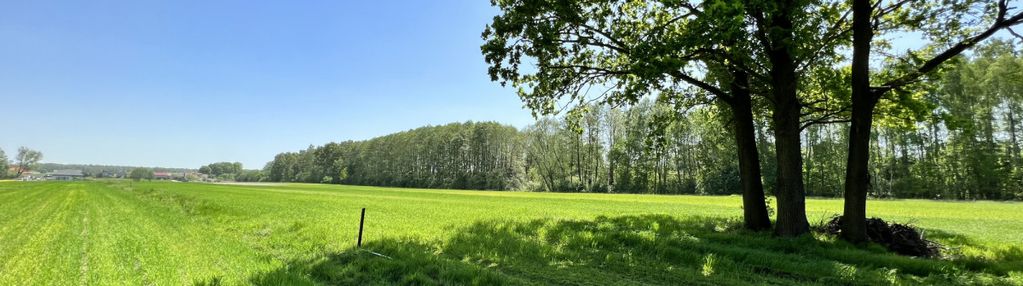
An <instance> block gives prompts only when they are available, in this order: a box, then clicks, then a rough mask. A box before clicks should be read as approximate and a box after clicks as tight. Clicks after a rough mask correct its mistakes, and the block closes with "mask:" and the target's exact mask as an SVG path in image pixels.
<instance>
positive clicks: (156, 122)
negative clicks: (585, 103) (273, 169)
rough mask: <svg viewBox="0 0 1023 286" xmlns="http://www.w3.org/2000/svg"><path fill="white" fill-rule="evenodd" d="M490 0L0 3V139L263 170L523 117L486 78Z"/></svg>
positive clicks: (100, 160) (95, 159)
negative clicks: (414, 135)
mask: <svg viewBox="0 0 1023 286" xmlns="http://www.w3.org/2000/svg"><path fill="white" fill-rule="evenodd" d="M495 14H496V9H494V8H491V7H490V6H489V1H484V0H464V1H462V0H451V1H402V2H397V1H234V0H229V1H219V0H218V1H191V0H174V1H137V0H114V1H51V0H32V1H3V2H0V114H2V118H3V119H2V120H3V121H2V122H3V123H2V124H0V126H2V127H0V129H2V130H0V148H2V149H3V150H4V151H6V152H7V154H8V157H13V155H14V154H13V153H15V152H16V149H17V148H18V146H28V147H30V148H33V149H36V150H40V151H42V152H43V154H44V160H43V161H44V162H55V163H90V164H111V165H130V166H164V167H189V168H197V167H198V166H200V165H202V164H206V163H210V162H216V161H239V162H242V163H243V164H244V165H245V167H246V168H261V167H262V166H263V164H264V163H266V162H267V161H269V160H271V159H272V158H273V156H274V155H275V154H277V153H279V152H283V151H295V150H299V149H303V148H305V147H307V146H309V145H310V144H315V145H320V144H323V143H326V142H330V141H340V140H347V139H355V140H360V139H368V138H372V137H375V136H379V135H385V134H388V133H392V132H396V131H401V130H407V129H411V128H415V127H419V126H423V125H427V124H444V123H448V122H455V121H466V120H476V121H480V120H493V121H498V122H502V123H506V124H511V125H513V126H516V127H523V126H525V125H527V124H529V123H530V122H532V117H531V116H530V113H529V111H527V110H524V109H522V104H521V102H520V101H519V100H518V98H517V97H516V96H515V94H514V90H512V89H511V88H502V87H500V86H499V85H498V84H496V83H492V82H490V80H489V77H488V76H487V74H486V64H485V63H484V62H483V59H482V56H481V54H480V52H479V46H480V44H481V43H482V40H481V39H480V33H481V32H482V30H483V27H484V26H485V25H486V24H487V23H489V21H490V19H491V18H492V17H493V16H494V15H495Z"/></svg>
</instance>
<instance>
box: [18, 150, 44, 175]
mask: <svg viewBox="0 0 1023 286" xmlns="http://www.w3.org/2000/svg"><path fill="white" fill-rule="evenodd" d="M42 159H43V153H42V152H39V151H36V150H32V149H28V148H26V147H21V148H18V157H17V158H16V159H15V160H17V164H18V172H17V174H15V175H14V176H15V177H20V176H21V174H22V173H24V172H25V171H29V170H32V169H33V168H35V165H36V164H38V163H39V160H42Z"/></svg>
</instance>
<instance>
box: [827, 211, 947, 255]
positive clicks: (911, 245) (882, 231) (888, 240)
mask: <svg viewBox="0 0 1023 286" xmlns="http://www.w3.org/2000/svg"><path fill="white" fill-rule="evenodd" d="M821 231H822V232H824V233H828V234H833V235H840V234H841V232H842V217H841V216H836V217H834V218H832V219H831V221H828V223H826V224H824V225H823V226H821ZM867 239H869V240H870V241H871V242H874V243H877V244H880V245H884V246H885V248H888V250H890V251H892V252H895V253H898V254H901V255H907V256H917V257H938V255H939V254H940V251H941V245H939V244H937V243H935V242H933V241H930V240H927V239H925V238H924V235H923V232H922V231H920V230H918V229H916V228H915V227H913V226H910V225H907V224H899V223H888V222H886V221H884V220H882V219H880V218H868V219H867Z"/></svg>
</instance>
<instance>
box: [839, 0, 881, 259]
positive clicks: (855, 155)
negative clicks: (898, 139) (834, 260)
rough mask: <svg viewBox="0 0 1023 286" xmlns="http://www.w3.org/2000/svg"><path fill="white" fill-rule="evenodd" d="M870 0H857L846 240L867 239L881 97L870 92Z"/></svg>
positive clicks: (848, 160) (846, 174) (844, 220)
mask: <svg viewBox="0 0 1023 286" xmlns="http://www.w3.org/2000/svg"><path fill="white" fill-rule="evenodd" d="M872 10H873V8H872V7H871V4H870V0H854V1H853V59H852V118H851V119H852V123H851V124H850V128H849V156H848V158H847V161H846V168H845V209H844V215H843V216H842V238H843V239H845V240H847V241H850V242H854V243H860V242H864V241H866V240H867V233H866V231H867V191H868V189H869V187H870V173H869V171H868V169H867V167H868V164H869V162H870V128H871V125H872V124H873V113H874V106H875V105H876V104H877V96H876V95H875V94H874V93H873V92H871V90H870V41H871V39H872V38H873V34H874V31H873V28H872V27H871V23H870V17H871V14H872V13H873V11H872Z"/></svg>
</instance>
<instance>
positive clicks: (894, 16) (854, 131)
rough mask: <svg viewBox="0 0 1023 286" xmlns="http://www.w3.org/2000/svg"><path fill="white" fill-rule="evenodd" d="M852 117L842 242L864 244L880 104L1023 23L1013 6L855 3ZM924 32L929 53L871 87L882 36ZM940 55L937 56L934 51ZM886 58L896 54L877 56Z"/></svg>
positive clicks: (909, 59)
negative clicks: (872, 147) (874, 47)
mask: <svg viewBox="0 0 1023 286" xmlns="http://www.w3.org/2000/svg"><path fill="white" fill-rule="evenodd" d="M852 4H853V5H852V13H853V25H852V26H853V28H852V33H853V58H852V79H851V87H852V115H851V127H850V129H849V152H848V158H847V164H846V181H845V209H844V218H843V226H842V237H843V238H844V239H846V240H849V241H853V242H861V241H865V240H866V239H867V237H866V200H867V193H868V189H869V187H870V174H869V169H868V164H869V159H870V134H871V129H872V127H873V118H874V111H875V108H876V107H877V104H878V102H879V100H881V99H882V98H884V97H885V96H886V95H887V94H890V93H891V92H892V91H902V90H903V89H904V88H906V87H907V86H909V85H912V84H914V83H917V82H918V81H919V80H920V79H921V78H922V77H923V76H925V75H926V74H928V73H930V72H932V71H934V70H935V69H937V68H938V67H940V66H941V65H942V64H943V63H945V62H946V61H949V60H951V59H952V58H954V57H955V56H956V55H959V54H961V53H962V52H964V51H966V50H967V49H970V48H971V47H973V46H975V45H977V44H978V43H980V42H981V41H983V40H984V39H987V38H989V37H991V36H992V35H994V34H995V33H996V32H998V31H1000V30H1003V29H1009V28H1010V27H1012V26H1014V25H1017V24H1019V23H1020V22H1021V21H1023V12H1013V11H1011V10H1013V9H1012V8H1010V7H1009V6H1008V1H1006V0H1000V1H997V2H992V1H969V0H964V1H947V2H942V3H935V2H930V1H871V0H853V3H852ZM905 32H922V33H923V34H924V35H925V36H927V37H928V38H929V39H930V40H932V43H931V45H928V46H927V50H922V51H914V52H910V53H908V54H907V55H906V58H905V59H901V60H897V61H895V62H896V63H897V65H895V66H892V67H891V71H890V72H888V73H887V74H882V75H879V76H878V77H881V80H880V82H882V83H881V84H879V85H872V84H871V71H870V63H871V61H872V60H874V59H873V58H872V56H871V49H872V42H873V41H874V37H875V36H877V35H878V34H881V35H885V34H884V33H905ZM934 50H937V52H932V51H934ZM878 54H881V55H887V54H892V53H878Z"/></svg>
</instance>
